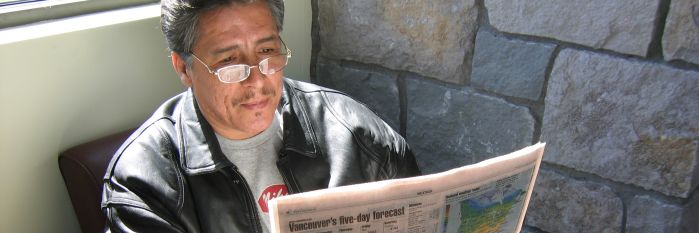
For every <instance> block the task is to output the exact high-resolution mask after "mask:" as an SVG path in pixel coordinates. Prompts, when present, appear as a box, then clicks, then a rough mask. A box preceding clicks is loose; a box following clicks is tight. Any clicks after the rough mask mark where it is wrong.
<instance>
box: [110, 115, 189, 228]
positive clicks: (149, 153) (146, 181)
mask: <svg viewBox="0 0 699 233" xmlns="http://www.w3.org/2000/svg"><path fill="white" fill-rule="evenodd" d="M168 141H170V140H168V138H167V137H165V136H164V135H163V133H161V132H160V130H158V129H153V127H149V128H147V129H145V130H144V131H142V132H140V135H138V136H135V137H133V138H130V139H129V140H128V141H127V143H126V144H124V146H122V148H121V149H120V150H119V151H118V152H117V154H115V156H114V158H113V159H112V162H111V164H110V166H109V167H108V169H107V173H106V174H105V178H104V183H103V186H104V187H103V190H104V191H103V193H102V211H103V212H104V214H105V216H106V217H107V225H108V228H109V230H108V232H197V231H198V230H197V229H196V227H195V226H197V224H196V223H195V222H193V221H196V220H195V219H196V218H195V217H192V216H191V214H188V213H186V212H184V211H183V207H182V206H183V205H184V204H183V203H184V198H185V197H184V196H185V195H184V193H185V192H186V190H185V185H184V180H183V178H182V174H180V173H181V171H180V170H179V169H177V167H178V166H177V163H176V162H175V160H174V159H173V157H174V156H175V155H174V154H173V153H174V152H173V151H177V150H172V149H168V148H172V147H171V146H170V145H169V144H170V143H169V142H168Z"/></svg>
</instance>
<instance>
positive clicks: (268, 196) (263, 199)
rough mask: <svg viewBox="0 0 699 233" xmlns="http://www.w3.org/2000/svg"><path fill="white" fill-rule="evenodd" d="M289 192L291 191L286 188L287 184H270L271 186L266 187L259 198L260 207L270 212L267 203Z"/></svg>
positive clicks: (263, 210)
mask: <svg viewBox="0 0 699 233" xmlns="http://www.w3.org/2000/svg"><path fill="white" fill-rule="evenodd" d="M287 194H289V193H288V192H287V190H286V185H283V184H275V185H270V186H269V187H267V188H265V190H264V191H262V194H261V195H260V198H259V199H257V204H259V205H260V209H262V212H265V213H268V212H269V209H268V208H267V203H269V201H270V200H272V199H274V198H277V197H281V196H286V195H287Z"/></svg>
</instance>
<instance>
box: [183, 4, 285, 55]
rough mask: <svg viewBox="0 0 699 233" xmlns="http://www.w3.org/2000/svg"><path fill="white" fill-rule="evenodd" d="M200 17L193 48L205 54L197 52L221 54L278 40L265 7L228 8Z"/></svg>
mask: <svg viewBox="0 0 699 233" xmlns="http://www.w3.org/2000/svg"><path fill="white" fill-rule="evenodd" d="M202 16H203V17H201V18H200V19H199V29H198V31H199V33H198V34H199V35H198V42H197V43H196V44H195V47H199V48H200V49H203V50H206V51H200V52H204V53H210V54H220V53H224V52H228V51H232V50H240V49H243V48H247V47H250V46H257V45H260V44H265V43H269V42H271V41H275V40H278V39H279V34H278V33H279V32H278V30H277V26H276V23H275V21H274V18H273V17H272V15H271V13H270V12H269V8H268V7H267V6H266V5H264V4H255V3H252V4H243V5H227V6H222V7H219V8H217V9H211V11H209V12H206V13H204V14H203V15H202ZM197 44H198V45H197Z"/></svg>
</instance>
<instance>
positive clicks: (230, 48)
mask: <svg viewBox="0 0 699 233" xmlns="http://www.w3.org/2000/svg"><path fill="white" fill-rule="evenodd" d="M238 48H240V45H231V46H228V47H223V48H218V49H215V50H214V51H213V52H212V54H213V55H214V56H217V55H219V54H222V53H227V52H228V51H231V50H236V49H238Z"/></svg>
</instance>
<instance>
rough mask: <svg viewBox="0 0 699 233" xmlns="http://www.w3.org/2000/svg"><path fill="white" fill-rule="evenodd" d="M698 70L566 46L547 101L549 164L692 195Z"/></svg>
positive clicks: (698, 131)
mask: <svg viewBox="0 0 699 233" xmlns="http://www.w3.org/2000/svg"><path fill="white" fill-rule="evenodd" d="M698 87H699V72H696V71H688V70H680V69H676V68H672V67H668V66H663V65H659V64H654V63H649V62H640V61H636V60H627V59H623V58H617V57H612V56H608V55H601V54H595V53H591V52H585V51H578V50H572V49H566V50H563V51H561V53H560V54H559V55H558V57H557V58H556V61H555V64H554V68H553V70H552V74H551V78H550V80H549V83H548V91H547V96H546V100H545V111H544V119H543V124H542V125H543V126H542V141H546V142H547V146H546V155H545V156H544V160H545V161H547V162H550V163H554V164H559V165H563V166H567V167H570V168H574V169H576V170H580V171H584V172H589V173H592V174H597V175H599V176H601V177H604V178H607V179H611V180H615V181H619V182H623V183H627V184H633V185H636V186H639V187H643V188H646V189H650V190H656V191H659V192H662V193H664V194H667V195H672V196H677V197H687V195H688V194H689V193H690V192H691V191H692V190H694V189H695V188H696V187H697V184H699V179H697V178H699V171H698V167H699V166H697V164H698V163H699V162H698V161H697V159H698V158H697V156H698V155H699V153H698V152H697V144H698V143H697V139H698V138H699V101H697V100H699V91H697V90H698Z"/></svg>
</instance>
